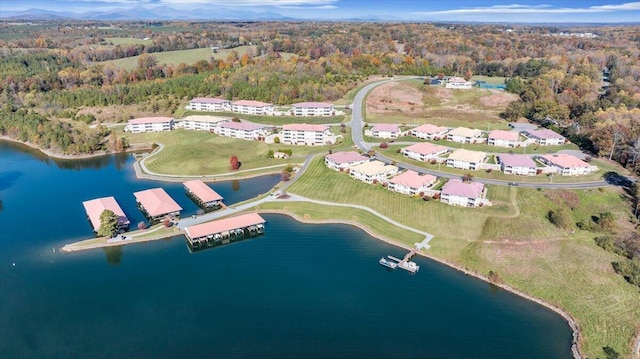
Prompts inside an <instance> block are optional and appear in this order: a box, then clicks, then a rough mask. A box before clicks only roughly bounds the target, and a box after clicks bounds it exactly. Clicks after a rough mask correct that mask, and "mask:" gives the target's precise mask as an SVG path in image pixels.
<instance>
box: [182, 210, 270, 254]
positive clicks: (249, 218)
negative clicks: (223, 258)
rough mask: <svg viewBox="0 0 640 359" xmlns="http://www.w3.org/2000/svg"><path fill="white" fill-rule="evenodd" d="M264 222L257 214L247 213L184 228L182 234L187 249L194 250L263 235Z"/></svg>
mask: <svg viewBox="0 0 640 359" xmlns="http://www.w3.org/2000/svg"><path fill="white" fill-rule="evenodd" d="M265 222H266V221H265V220H264V218H262V216H260V215H259V214H257V213H247V214H242V215H239V216H236V217H231V218H225V219H220V220H217V221H211V222H206V223H201V224H196V225H194V226H190V227H186V228H185V229H184V233H185V237H186V238H187V243H188V244H189V247H190V248H191V249H192V250H196V249H203V248H207V247H213V246H217V245H220V244H226V243H229V242H231V241H234V240H240V239H244V238H247V237H255V236H257V235H259V234H262V233H264V224H265Z"/></svg>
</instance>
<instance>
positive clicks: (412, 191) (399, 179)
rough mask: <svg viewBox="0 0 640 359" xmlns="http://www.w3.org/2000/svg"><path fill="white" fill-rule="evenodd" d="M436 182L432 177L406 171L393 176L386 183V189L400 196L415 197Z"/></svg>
mask: <svg viewBox="0 0 640 359" xmlns="http://www.w3.org/2000/svg"><path fill="white" fill-rule="evenodd" d="M435 182H436V177H435V176H432V175H428V174H426V175H421V174H419V173H418V172H415V171H411V170H407V171H406V172H403V173H401V174H399V175H397V176H394V177H393V178H391V179H390V180H389V182H387V183H388V184H387V189H388V190H390V191H395V192H398V193H402V194H408V195H412V196H414V195H417V194H420V193H421V192H424V191H426V190H427V189H428V188H429V187H431V186H432V185H433V184H434V183H435Z"/></svg>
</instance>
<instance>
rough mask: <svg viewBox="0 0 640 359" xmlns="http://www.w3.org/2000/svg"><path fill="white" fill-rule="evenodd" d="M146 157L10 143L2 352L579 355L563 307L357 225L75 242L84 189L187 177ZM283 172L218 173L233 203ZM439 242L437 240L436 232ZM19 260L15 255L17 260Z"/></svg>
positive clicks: (283, 222) (270, 218)
mask: <svg viewBox="0 0 640 359" xmlns="http://www.w3.org/2000/svg"><path fill="white" fill-rule="evenodd" d="M133 161H134V159H133V157H132V156H131V155H121V156H120V155H118V156H106V157H101V158H97V159H87V160H79V161H58V160H56V161H54V160H51V159H48V158H46V157H44V156H42V155H40V154H39V153H38V152H34V151H33V150H29V149H27V148H25V147H23V146H20V145H16V144H12V143H7V142H1V141H0V200H1V201H2V202H0V203H1V207H0V228H1V229H2V235H1V236H0V238H1V239H0V293H1V294H2V295H0V328H2V329H1V330H0V357H2V358H43V357H46V358H69V357H91V358H118V357H122V358H175V357H184V358H249V357H255V358H344V357H351V358H360V357H366V358H388V357H393V358H570V357H571V353H570V346H571V331H570V329H569V326H568V325H567V323H566V322H565V321H564V320H563V319H562V318H561V317H560V316H559V315H557V314H556V313H554V312H552V311H549V310H548V309H546V308H543V307H541V306H539V305H536V304H534V303H531V302H529V301H526V300H524V299H522V298H520V297H517V296H515V295H513V294H511V293H508V292H506V291H504V290H501V289H498V288H496V287H495V286H492V285H490V284H488V283H485V282H482V281H478V280H476V279H473V278H471V277H468V276H466V275H464V274H461V273H459V272H457V271H455V270H452V269H450V268H448V267H445V266H443V265H440V264H438V263H435V262H433V261H430V260H428V259H426V258H422V257H414V258H415V261H416V262H417V263H418V264H419V265H420V266H421V269H420V272H419V273H417V274H415V275H411V274H409V273H406V272H403V271H400V270H397V271H390V270H387V269H386V268H384V267H382V266H380V265H379V264H378V263H377V262H378V259H379V258H380V257H382V256H386V255H389V254H390V255H394V256H396V257H402V256H403V255H404V253H405V252H404V251H403V250H401V249H399V248H396V247H393V246H391V245H389V244H386V243H384V242H381V241H379V240H376V239H374V238H372V237H370V236H369V235H367V234H366V233H365V232H363V231H362V230H360V229H358V228H354V227H351V226H347V225H337V224H336V225H327V224H323V225H310V224H302V223H299V222H296V221H295V220H292V219H290V218H289V217H287V216H283V215H275V214H274V215H264V218H265V219H266V220H267V224H266V234H265V235H263V236H260V237H258V238H254V239H248V240H245V241H241V242H236V243H233V244H230V245H225V246H220V247H215V248H212V249H208V250H205V251H201V252H197V253H194V254H192V253H190V252H189V251H188V249H187V246H186V244H185V240H184V238H183V237H175V238H172V239H169V240H160V241H156V242H150V243H142V244H134V245H129V246H126V247H119V248H111V249H105V250H102V249H100V250H93V251H87V252H77V253H69V254H62V253H59V252H55V253H54V250H53V249H54V248H59V247H61V246H62V245H64V244H66V243H69V242H72V241H74V240H78V239H83V238H88V237H91V236H92V233H91V226H90V225H89V223H88V221H87V219H86V215H85V213H84V208H83V207H82V201H85V200H87V199H92V198H97V197H102V196H110V195H113V196H115V197H116V199H117V200H118V202H119V203H120V205H121V206H122V207H123V209H124V211H125V213H126V214H127V215H128V216H129V218H130V219H131V222H132V227H133V226H135V224H136V223H137V222H139V221H143V220H144V217H143V216H142V214H141V213H140V212H139V211H138V210H137V209H136V207H135V199H134V197H133V192H135V191H139V190H143V189H147V188H153V187H162V188H164V189H165V190H166V191H167V192H168V193H169V194H170V195H171V196H172V197H173V198H174V199H176V201H177V202H178V203H179V204H180V205H181V206H182V207H183V208H185V211H184V212H183V215H190V214H192V213H195V212H196V210H197V207H196V206H195V204H193V202H191V200H189V198H188V197H186V195H185V194H184V190H183V188H182V185H181V184H180V183H170V182H157V181H150V180H139V179H136V178H135V173H134V171H133V169H132V164H133ZM278 180H279V176H263V177H259V178H255V179H250V180H241V181H233V182H218V183H212V184H210V185H211V187H212V188H213V189H215V190H216V191H217V192H218V193H220V194H222V195H223V196H224V197H225V203H227V204H231V203H234V202H238V201H242V200H245V199H248V198H252V197H254V196H257V195H259V194H262V193H265V192H267V191H269V190H270V188H271V187H272V186H273V185H274V184H276V183H277V182H278ZM432 244H433V245H437V238H435V239H434V241H433V242H432ZM14 264H15V265H14Z"/></svg>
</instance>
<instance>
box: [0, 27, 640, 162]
mask: <svg viewBox="0 0 640 359" xmlns="http://www.w3.org/2000/svg"><path fill="white" fill-rule="evenodd" d="M581 31H589V32H593V33H595V34H596V35H597V36H594V37H580V36H566V35H563V34H565V33H569V32H571V33H580V32H581ZM131 39H133V40H131ZM144 39H146V40H144ZM243 45H251V46H255V49H256V50H255V52H252V51H251V52H249V53H244V54H242V55H240V54H239V53H237V52H235V51H233V49H234V48H235V47H237V46H243ZM639 45H640V27H636V26H608V27H605V26H602V27H597V28H595V31H594V29H593V28H589V29H586V28H580V27H576V28H570V29H565V28H558V27H534V26H511V27H508V26H506V25H462V24H455V25H452V24H428V23H350V22H344V23H339V22H338V23H336V22H332V23H323V22H276V23H274V22H264V23H262V22H210V23H208V22H154V23H145V22H114V23H105V22H81V21H59V22H56V21H50V22H42V23H39V24H38V26H20V25H16V24H11V23H0V47H1V48H2V52H1V53H2V56H0V94H1V95H0V105H1V108H2V111H3V113H13V114H20V115H19V116H18V115H10V116H3V117H5V119H3V120H2V127H0V130H2V134H3V135H8V136H17V135H18V134H20V136H21V137H22V138H25V136H26V138H27V139H28V140H33V141H35V142H38V141H43V139H42V138H43V137H47V138H49V139H47V140H46V141H45V142H44V143H46V144H47V146H52V147H54V148H55V147H59V149H60V150H61V151H63V152H68V153H76V152H85V151H89V152H90V151H94V150H96V149H100V148H102V147H105V146H107V147H108V143H109V141H108V140H107V139H108V136H109V134H108V132H107V133H106V134H105V133H101V131H97V130H92V129H89V128H87V127H86V126H80V124H82V123H84V122H87V118H86V117H84V118H82V117H81V116H79V114H80V112H81V111H82V109H83V108H88V107H97V108H106V107H109V106H122V105H132V104H138V105H140V104H145V105H147V106H148V107H149V109H150V110H151V111H152V112H153V113H162V114H172V113H173V112H175V111H176V109H178V108H179V107H180V106H181V105H183V104H184V103H185V102H186V101H187V100H188V99H189V98H192V97H195V96H222V97H225V98H228V99H255V100H260V101H267V102H272V103H274V104H277V105H285V104H290V103H294V102H299V101H335V100H338V99H340V98H342V97H343V96H344V95H345V94H346V93H347V92H348V91H349V90H351V89H353V88H355V87H356V86H358V85H359V84H360V83H362V81H364V80H365V79H366V78H368V77H369V76H372V75H381V76H393V75H418V76H445V75H458V76H463V77H465V78H470V77H471V76H472V75H487V76H502V77H506V78H507V81H506V83H507V90H508V91H510V92H513V93H516V94H518V95H519V100H517V101H515V102H513V103H511V105H509V107H508V108H507V110H506V111H505V113H503V117H504V118H505V119H506V120H508V121H519V120H523V119H527V120H529V121H532V122H536V123H539V124H540V125H542V126H547V127H551V128H553V129H554V130H556V131H558V132H561V133H563V134H564V135H566V136H567V137H569V138H571V139H572V140H573V141H574V142H576V143H577V144H579V145H580V146H581V147H582V148H583V149H585V150H588V151H591V152H592V153H593V154H594V155H595V156H604V157H607V158H610V159H612V160H616V161H618V162H619V163H621V164H622V165H623V166H626V167H628V168H630V169H632V170H634V171H636V172H637V171H639V170H640V168H639V167H638V166H637V156H638V153H639V152H640V108H639V107H640V63H639V62H640V60H639V59H640V56H639V54H640V48H639ZM195 48H211V49H231V52H230V53H229V54H228V55H225V56H217V54H216V51H215V50H213V51H212V53H211V57H210V58H209V59H208V60H200V61H196V62H194V63H181V64H179V65H172V64H169V65H167V64H165V63H161V62H159V61H158V60H157V59H156V57H155V56H154V55H157V54H158V53H160V52H168V51H178V50H185V49H195ZM133 56H137V62H136V64H137V66H136V67H135V68H134V69H129V70H127V69H124V68H120V67H117V66H114V65H113V64H111V63H109V62H106V63H102V61H107V60H112V59H118V58H128V57H133ZM25 114H27V117H28V118H32V119H36V118H39V116H42V117H43V119H47V120H50V121H63V122H64V123H65V126H67V127H68V129H67V130H65V131H62V132H55V135H51V134H47V135H46V136H43V135H44V133H42V132H40V131H39V127H42V126H43V125H42V124H43V123H46V121H44V122H42V121H40V120H37V121H35V120H34V121H26V120H23V121H14V120H15V119H17V118H18V117H24V116H25ZM128 118H129V116H127V114H126V113H124V114H122V116H121V118H120V119H119V121H126V120H127V119H128ZM9 119H12V120H11V121H9ZM89 120H90V118H89ZM8 122H9V123H8ZM40 122H42V123H40ZM22 128H28V130H26V129H25V130H23V129H22ZM63 132H64V134H63ZM75 132H78V133H87V134H85V135H82V136H79V135H77V134H75V135H74V133H75ZM99 135H105V137H104V138H103V139H102V140H100V141H98V143H97V144H96V143H95V142H96V141H88V139H90V138H93V137H95V136H99ZM58 136H60V137H59V138H58ZM69 141H71V142H70V143H73V144H75V145H74V146H68V145H67V143H68V142H69ZM75 141H80V143H78V144H76V143H75ZM111 142H113V141H111ZM38 143H39V142H38ZM112 150H115V147H114V148H113V149H112Z"/></svg>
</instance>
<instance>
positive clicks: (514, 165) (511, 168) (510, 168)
mask: <svg viewBox="0 0 640 359" xmlns="http://www.w3.org/2000/svg"><path fill="white" fill-rule="evenodd" d="M497 157H498V162H499V163H500V169H501V170H502V172H504V173H506V174H510V175H521V176H535V175H536V173H537V171H538V167H537V166H536V163H535V162H534V161H533V159H531V157H529V156H527V155H522V154H509V153H501V154H499V155H498V156H497Z"/></svg>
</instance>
